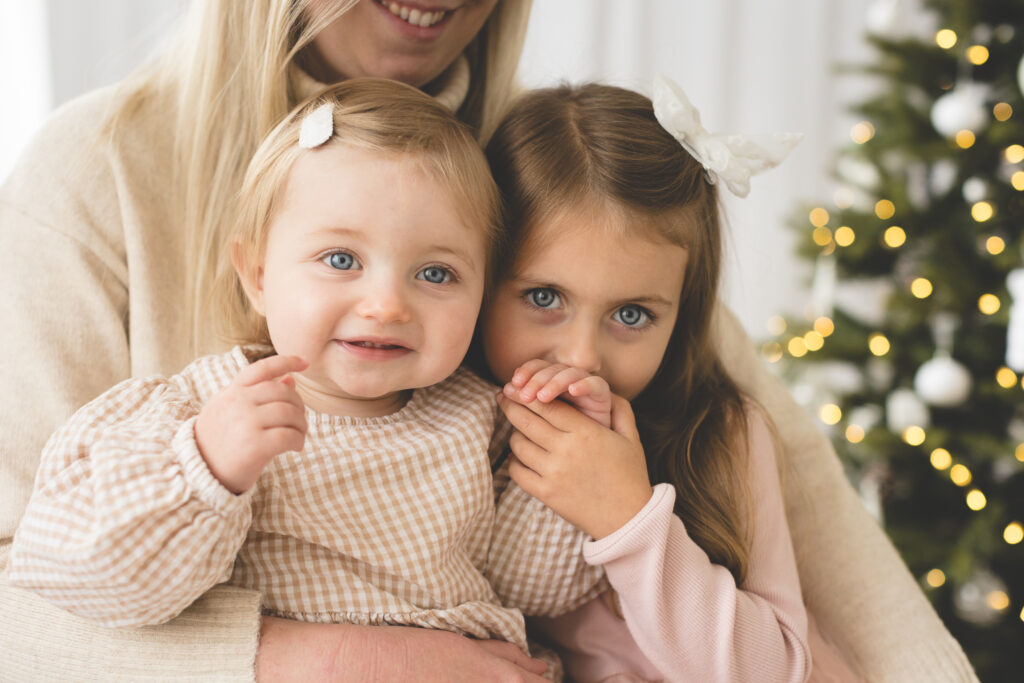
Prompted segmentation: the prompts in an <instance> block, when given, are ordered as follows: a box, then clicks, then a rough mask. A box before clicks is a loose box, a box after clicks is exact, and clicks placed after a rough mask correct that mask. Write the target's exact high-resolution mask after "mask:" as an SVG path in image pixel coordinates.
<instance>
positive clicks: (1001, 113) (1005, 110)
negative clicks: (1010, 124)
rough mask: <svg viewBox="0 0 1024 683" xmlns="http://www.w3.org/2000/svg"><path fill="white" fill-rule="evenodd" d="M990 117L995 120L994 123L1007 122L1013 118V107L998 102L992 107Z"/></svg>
mask: <svg viewBox="0 0 1024 683" xmlns="http://www.w3.org/2000/svg"><path fill="white" fill-rule="evenodd" d="M992 116H994V117H995V118H996V121H1008V120H1009V119H1010V117H1011V116H1013V107H1011V106H1010V105H1009V104H1007V103H1006V102H1000V103H998V104H997V105H996V106H994V107H992Z"/></svg>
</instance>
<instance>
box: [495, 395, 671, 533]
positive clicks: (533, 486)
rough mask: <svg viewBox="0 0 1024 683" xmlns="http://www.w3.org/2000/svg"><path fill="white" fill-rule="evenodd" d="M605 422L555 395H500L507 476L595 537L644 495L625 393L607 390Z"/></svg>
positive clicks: (646, 483)
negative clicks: (506, 425) (508, 454)
mask: <svg viewBox="0 0 1024 683" xmlns="http://www.w3.org/2000/svg"><path fill="white" fill-rule="evenodd" d="M611 400H612V410H611V421H612V425H611V429H606V428H604V427H602V426H601V425H599V424H597V423H596V422H594V421H593V420H591V419H590V418H588V417H587V416H585V415H583V414H581V413H580V412H579V411H578V410H576V409H575V408H573V407H572V406H570V405H566V404H565V403H563V402H561V401H554V402H552V403H543V402H541V401H536V400H535V401H531V402H529V403H526V404H525V405H524V404H523V403H521V402H518V401H516V400H515V398H514V397H509V396H505V395H502V396H499V397H498V403H499V405H500V406H501V409H502V411H504V413H505V415H506V416H507V417H508V420H509V422H510V423H511V424H512V426H513V427H515V429H516V431H515V433H513V434H512V438H511V440H510V441H509V446H510V448H511V450H512V458H511V461H510V463H509V475H510V476H511V477H512V480H513V481H515V482H516V483H517V484H518V485H519V486H520V487H521V488H522V489H523V490H524V491H526V492H527V493H529V494H530V495H532V496H533V497H535V498H537V499H538V500H540V501H541V502H542V503H544V504H545V505H547V506H548V507H550V508H551V509H552V510H554V511H555V512H557V513H558V514H559V515H561V516H562V517H563V518H565V519H566V520H568V521H569V522H570V523H571V524H573V525H575V526H577V527H579V528H580V529H582V530H583V531H585V532H586V533H588V534H590V535H591V536H593V537H594V538H595V539H597V538H604V537H605V536H607V535H608V534H610V533H612V532H614V531H616V530H618V529H620V528H621V527H622V526H623V525H625V524H626V522H628V521H629V520H631V519H633V517H635V516H636V513H638V512H639V511H640V510H641V509H642V508H643V507H644V505H646V504H647V501H649V500H650V498H651V482H650V479H649V478H648V476H647V462H646V460H645V459H644V450H643V446H641V445H640V435H639V434H638V433H637V431H636V422H635V421H634V419H633V410H632V408H631V407H630V405H629V402H628V401H626V400H625V399H624V398H620V397H618V396H615V395H614V394H613V395H612V397H611Z"/></svg>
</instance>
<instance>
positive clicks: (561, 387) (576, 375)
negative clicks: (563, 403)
mask: <svg viewBox="0 0 1024 683" xmlns="http://www.w3.org/2000/svg"><path fill="white" fill-rule="evenodd" d="M562 367H563V368H564V369H563V370H561V371H559V372H558V373H557V374H556V375H555V376H554V377H552V378H551V379H549V380H548V382H547V384H545V385H544V386H543V387H541V388H540V389H539V390H538V391H537V400H538V401H542V402H544V403H549V402H551V401H553V400H555V399H556V398H558V397H559V396H561V395H562V394H564V393H565V392H566V391H568V390H569V387H571V386H572V385H574V384H577V383H579V382H581V381H584V380H586V378H587V377H589V376H590V375H589V374H588V373H587V372H585V371H583V370H580V369H579V368H571V367H564V366H562ZM573 395H575V394H573Z"/></svg>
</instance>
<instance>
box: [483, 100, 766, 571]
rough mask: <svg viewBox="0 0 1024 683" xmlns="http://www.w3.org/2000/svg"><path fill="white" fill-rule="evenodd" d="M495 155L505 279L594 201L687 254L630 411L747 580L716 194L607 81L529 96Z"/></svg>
mask: <svg viewBox="0 0 1024 683" xmlns="http://www.w3.org/2000/svg"><path fill="white" fill-rule="evenodd" d="M487 156H488V160H489V162H490V164H491V169H492V172H493V173H494V176H495V180H496V181H497V183H498V187H499V189H500V190H501V191H502V194H503V197H504V200H505V219H506V226H507V235H506V238H505V240H504V242H503V243H502V245H501V247H500V249H501V251H502V253H500V254H499V255H498V256H497V258H495V259H494V263H496V264H497V266H498V268H499V269H500V268H504V269H505V270H504V271H499V272H497V273H496V277H497V278H498V279H500V278H501V277H502V276H503V272H508V269H511V268H514V261H515V255H516V254H517V253H520V250H521V249H522V247H523V245H524V244H525V243H526V242H527V241H528V240H529V239H530V238H531V229H532V228H533V227H534V226H536V225H538V224H539V223H540V222H541V221H543V219H544V218H545V217H546V216H548V215H551V214H553V213H554V212H557V211H561V210H565V209H566V208H567V207H573V206H582V205H583V202H590V203H592V204H593V203H596V204H597V205H598V206H600V205H602V204H604V205H606V206H610V208H612V209H615V210H621V211H622V212H623V213H624V215H625V216H627V221H626V223H627V224H628V228H627V229H628V230H635V231H636V232H637V237H638V238H639V239H652V238H653V239H660V240H665V241H668V242H670V243H672V244H677V245H679V246H682V247H684V248H686V249H687V250H688V259H687V265H686V273H685V278H684V282H683V291H682V297H681V299H680V303H679V315H678V317H677V319H676V323H675V327H674V329H673V331H672V335H671V338H670V340H669V344H668V348H667V350H666V352H665V356H664V358H663V359H662V362H661V365H660V367H659V368H658V371H657V373H656V374H655V376H654V378H653V379H652V380H651V382H650V383H649V384H648V385H647V387H646V388H645V389H644V391H643V392H642V393H641V394H640V395H639V396H638V397H637V398H636V399H635V400H634V401H633V408H634V410H635V412H636V417H637V425H638V428H639V431H640V436H641V440H642V442H643V445H644V450H645V452H646V455H647V468H648V472H649V474H650V476H651V480H652V481H653V482H655V483H658V482H668V483H670V484H672V485H673V486H674V487H675V489H676V503H675V513H676V514H677V515H678V516H679V517H680V518H681V519H682V520H683V522H684V523H685V525H686V528H687V531H688V533H689V534H690V536H691V537H692V538H693V539H694V540H695V541H696V542H697V544H698V545H700V546H701V548H703V549H704V551H705V552H707V554H708V556H709V557H710V558H711V560H712V561H713V562H715V563H717V564H721V565H723V566H725V567H726V568H727V569H729V571H730V572H731V573H732V574H733V576H734V577H735V579H736V582H737V584H740V583H742V582H743V579H744V577H745V576H746V572H747V565H748V560H749V548H750V543H749V537H750V531H751V529H750V513H751V511H750V502H749V501H750V492H749V486H748V484H747V469H748V463H747V448H748V447H747V442H746V434H747V424H746V417H745V410H744V401H743V397H742V395H741V394H740V391H739V389H738V388H737V387H736V385H735V384H734V383H733V381H732V380H731V379H730V378H729V376H728V375H727V374H726V373H725V371H724V369H723V368H722V365H721V363H720V361H719V359H718V355H717V354H716V352H715V349H714V348H712V346H711V340H710V337H711V335H710V327H711V314H712V310H713V308H714V304H715V299H716V295H717V290H718V280H719V271H720V269H721V252H722V234H721V233H722V230H721V221H720V217H719V207H718V195H717V192H716V187H715V186H714V185H712V184H710V183H709V182H708V179H707V177H706V175H705V172H704V169H703V167H702V166H701V165H700V163H698V162H697V161H696V160H695V159H694V158H693V157H692V156H690V154H689V153H687V152H686V150H684V149H683V148H682V146H680V145H679V143H678V142H676V140H675V139H673V138H672V136H671V135H669V134H668V133H667V132H666V131H665V130H664V129H663V128H662V127H661V125H660V124H659V123H658V121H657V119H655V117H654V111H653V109H652V106H651V101H650V100H649V99H647V98H646V97H644V96H642V95H640V94H638V93H635V92H632V91H629V90H624V89H621V88H616V87H612V86H606V85H599V84H588V85H582V86H576V87H570V86H563V87H558V88H550V89H544V90H536V91H533V92H531V93H528V94H526V95H524V96H523V97H522V98H521V99H520V100H519V101H518V102H517V103H516V104H515V105H514V107H513V109H512V110H511V112H510V114H509V115H508V116H507V117H506V119H505V120H504V122H503V123H502V124H501V125H500V126H499V127H498V130H497V131H496V132H495V134H494V136H493V138H492V139H491V142H490V144H489V145H488V147H487Z"/></svg>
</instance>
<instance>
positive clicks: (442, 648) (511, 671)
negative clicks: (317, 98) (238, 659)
mask: <svg viewBox="0 0 1024 683" xmlns="http://www.w3.org/2000/svg"><path fill="white" fill-rule="evenodd" d="M545 669H546V665H545V664H544V662H542V661H540V660H537V659H533V658H531V657H527V656H526V655H525V654H523V652H522V651H521V650H520V649H519V648H518V647H516V646H515V645H512V644H511V643H506V642H502V641H497V640H472V639H470V638H466V637H464V636H460V635H457V634H455V633H449V632H447V631H433V630H430V629H422V628H412V627H405V626H354V625H351V624H311V623H306V622H301V621H291V620H289V619H278V618H275V617H264V618H263V621H262V625H261V627H260V647H259V651H258V652H257V654H256V680H257V681H259V682H260V683H263V682H265V681H274V682H275V683H278V682H280V683H291V682H292V681H295V682H296V683H299V682H302V683H306V682H307V681H340V682H345V681H360V682H363V681H380V682H382V683H388V682H389V681H395V682H396V683H397V682H401V683H404V682H405V681H424V682H427V683H429V682H431V681H437V682H441V681H452V682H453V683H459V682H465V683H471V682H473V683H475V682H476V681H499V682H507V683H540V681H543V680H544V678H542V677H541V675H540V674H542V673H543V672H544V670H545Z"/></svg>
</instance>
